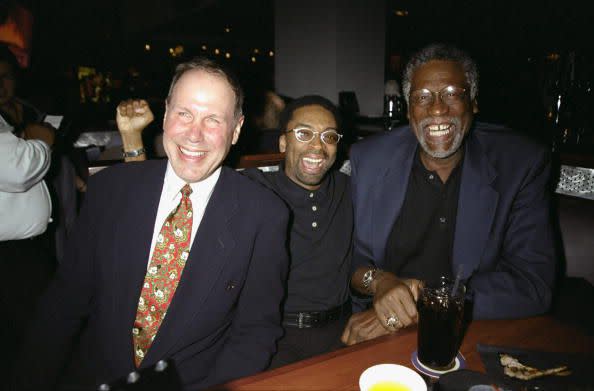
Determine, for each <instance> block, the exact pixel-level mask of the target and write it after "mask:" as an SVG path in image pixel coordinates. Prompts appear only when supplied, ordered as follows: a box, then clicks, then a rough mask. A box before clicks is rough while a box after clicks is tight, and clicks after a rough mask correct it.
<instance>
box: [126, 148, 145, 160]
mask: <svg viewBox="0 0 594 391" xmlns="http://www.w3.org/2000/svg"><path fill="white" fill-rule="evenodd" d="M122 152H123V154H122V156H123V157H124V158H127V157H137V156H140V155H142V154H144V153H145V152H146V149H144V148H139V149H134V150H132V151H124V150H122Z"/></svg>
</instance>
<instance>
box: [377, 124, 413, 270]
mask: <svg viewBox="0 0 594 391" xmlns="http://www.w3.org/2000/svg"><path fill="white" fill-rule="evenodd" d="M402 131H405V132H407V134H405V135H404V136H403V137H401V138H398V139H397V140H398V141H399V144H398V145H396V146H395V150H394V154H393V157H394V158H393V159H392V161H390V162H389V163H388V164H386V165H385V172H384V173H383V175H379V176H378V180H377V182H376V183H374V184H372V189H371V191H372V192H373V196H372V200H373V202H372V208H373V215H372V216H373V218H372V220H371V222H372V230H371V232H372V235H373V236H372V242H373V243H374V246H373V259H374V260H376V262H377V263H378V264H379V265H383V263H384V258H385V255H386V254H385V253H386V244H387V242H388V237H389V236H390V232H392V226H393V225H394V222H395V221H396V219H397V218H398V215H399V214H400V209H401V208H402V204H403V203H404V197H405V195H406V190H407V187H408V179H409V177H410V172H411V169H412V164H413V159H414V156H415V151H416V148H417V141H416V137H415V136H414V134H413V133H412V131H411V130H410V129H409V128H408V127H407V128H405V129H403V130H402Z"/></svg>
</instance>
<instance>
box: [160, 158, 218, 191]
mask: <svg viewBox="0 0 594 391" xmlns="http://www.w3.org/2000/svg"><path fill="white" fill-rule="evenodd" d="M220 175H221V167H219V168H217V169H216V170H215V171H214V172H213V173H212V174H210V176H208V177H207V178H206V179H203V180H201V181H200V182H194V183H190V184H189V185H190V187H191V188H192V195H199V194H210V191H211V190H212V189H213V188H214V186H215V185H216V183H217V181H218V180H219V176H220ZM185 185H186V181H184V180H183V179H181V178H180V177H179V176H177V174H176V173H175V171H174V170H173V167H172V166H171V162H167V170H166V171H165V179H164V181H163V191H164V192H165V197H166V198H165V199H167V200H171V201H173V200H175V198H176V197H177V195H178V194H179V192H180V190H181V189H182V187H184V186H185ZM190 198H191V196H190Z"/></svg>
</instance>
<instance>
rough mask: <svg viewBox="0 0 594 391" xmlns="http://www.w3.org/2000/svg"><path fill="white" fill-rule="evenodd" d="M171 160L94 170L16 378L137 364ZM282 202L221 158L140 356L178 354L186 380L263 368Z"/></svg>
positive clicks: (54, 377)
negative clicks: (143, 295) (139, 324)
mask: <svg viewBox="0 0 594 391" xmlns="http://www.w3.org/2000/svg"><path fill="white" fill-rule="evenodd" d="M165 169H166V161H148V162H143V163H135V164H130V163H127V164H125V165H119V166H116V167H113V168H110V169H107V170H104V171H102V172H101V173H99V174H97V175H95V176H93V177H92V178H91V181H90V183H89V191H88V194H87V200H86V202H85V205H84V207H83V209H82V211H81V214H80V217H79V219H78V221H77V223H76V226H75V228H74V230H73V231H74V234H73V236H72V238H71V240H70V242H69V250H68V253H67V256H66V259H65V262H64V263H63V265H62V266H61V267H60V269H59V271H58V275H57V277H56V278H55V280H54V281H53V283H52V284H51V286H50V288H49V290H48V291H47V293H46V294H45V295H44V297H43V298H42V300H41V304H40V306H39V310H38V314H37V317H36V319H35V321H34V324H33V326H32V329H31V330H30V331H29V333H28V337H27V340H26V343H25V347H24V350H23V354H22V355H21V357H20V360H19V364H18V365H17V370H16V376H15V378H16V386H15V389H19V390H29V389H31V390H50V389H52V388H53V387H54V386H55V385H56V384H58V385H59V387H58V388H59V389H89V390H96V389H97V386H98V385H99V384H101V383H105V382H110V381H113V380H115V379H118V378H120V377H122V376H125V375H127V374H128V373H129V372H131V371H133V370H134V362H133V352H132V336H131V335H132V334H131V332H132V325H133V323H134V318H135V314H136V309H137V306H138V298H139V295H140V291H141V285H142V283H143V281H144V276H145V274H146V268H147V262H148V256H149V251H150V248H149V247H150V243H151V238H152V235H153V227H154V223H155V218H156V213H157V207H158V204H159V199H160V195H161V189H162V186H163V179H164V175H165ZM287 225H288V211H287V209H286V207H285V206H284V204H283V203H282V201H280V200H279V199H278V198H277V197H276V196H275V195H274V194H273V193H272V192H271V191H269V190H267V189H264V188H263V187H262V186H260V185H258V184H256V183H254V182H252V181H251V180H250V179H249V178H245V177H244V176H243V175H240V174H238V173H236V172H235V171H233V170H231V169H228V168H223V169H222V172H221V176H220V178H219V180H218V182H217V184H216V186H215V188H214V191H213V193H212V196H211V198H210V201H209V203H208V206H207V208H206V212H205V214H204V217H203V220H202V222H201V224H200V227H199V228H198V232H197V234H196V238H195V240H194V243H193V245H192V248H191V250H190V256H189V258H188V261H187V263H186V266H185V269H184V273H183V274H182V277H181V280H180V282H179V285H178V287H177V290H176V293H175V296H174V298H173V300H172V302H171V305H170V307H169V309H168V312H167V316H166V317H165V319H164V321H163V324H162V325H161V327H160V329H159V332H158V333H157V336H156V338H155V340H154V342H153V344H152V346H151V348H150V349H149V351H148V353H147V355H146V357H145V358H144V360H143V362H142V365H141V368H144V367H148V366H152V365H154V364H155V363H156V362H157V361H159V360H161V359H166V358H167V359H173V360H174V361H175V363H176V365H177V369H178V371H179V374H180V377H181V380H182V383H183V385H184V388H185V389H200V388H203V387H206V386H209V385H213V384H218V383H221V382H225V381H228V380H230V379H233V378H237V377H241V376H245V375H250V374H253V373H255V372H258V371H261V370H263V369H265V368H266V367H267V365H268V363H269V359H270V357H271V355H272V354H273V353H274V351H275V341H276V339H278V338H279V337H280V336H281V334H282V329H281V327H280V314H281V312H280V302H281V299H282V297H283V295H284V281H285V278H286V273H287V270H288V256H287V250H286V243H285V242H286V233H287Z"/></svg>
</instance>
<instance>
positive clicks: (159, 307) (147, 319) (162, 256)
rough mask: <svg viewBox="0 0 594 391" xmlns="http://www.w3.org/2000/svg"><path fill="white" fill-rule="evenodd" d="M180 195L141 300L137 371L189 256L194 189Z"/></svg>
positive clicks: (134, 331) (135, 330)
mask: <svg viewBox="0 0 594 391" xmlns="http://www.w3.org/2000/svg"><path fill="white" fill-rule="evenodd" d="M181 193H182V198H181V201H180V203H179V205H178V206H177V207H176V208H175V209H174V210H173V211H172V212H171V213H170V214H169V216H168V217H167V219H165V223H163V227H162V228H161V231H160V232H159V235H158V236H157V241H156V244H155V249H154V251H153V256H152V257H151V260H150V262H149V265H148V269H147V271H146V276H145V277H144V284H143V285H142V291H141V293H140V298H139V299H138V309H137V311H136V319H135V320H134V327H133V328H132V342H133V345H134V363H135V364H136V367H139V366H140V363H141V362H142V360H143V359H144V357H145V356H146V353H147V352H148V350H149V348H150V347H151V344H152V342H153V340H154V339H155V336H156V335H157V332H158V331H159V327H160V326H161V323H162V322H163V319H164V318H165V315H166V314H167V309H168V308H169V304H170V303H171V299H172V298H173V295H174V294H175V290H176V288H177V285H178V283H179V279H180V278H181V275H182V272H183V271H184V266H185V265H186V261H187V260H188V256H189V254H190V236H191V234H192V215H193V212H192V201H190V194H192V188H191V187H190V185H185V186H184V187H183V188H182V189H181Z"/></svg>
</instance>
